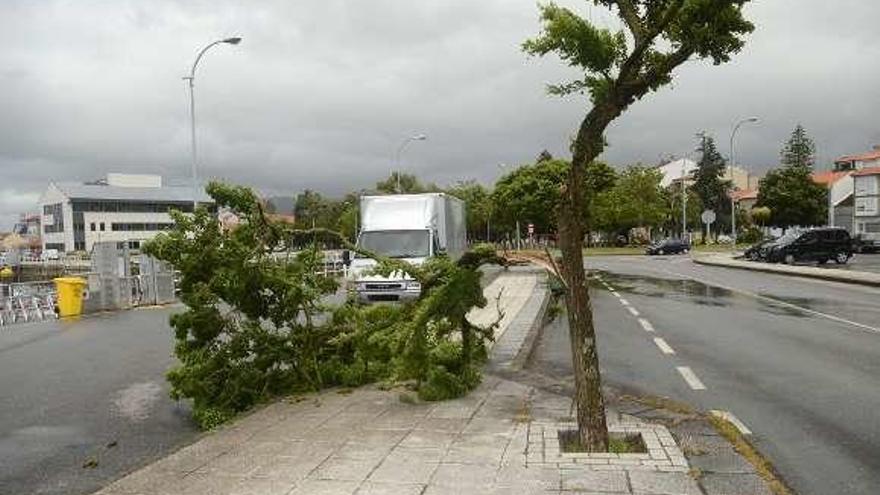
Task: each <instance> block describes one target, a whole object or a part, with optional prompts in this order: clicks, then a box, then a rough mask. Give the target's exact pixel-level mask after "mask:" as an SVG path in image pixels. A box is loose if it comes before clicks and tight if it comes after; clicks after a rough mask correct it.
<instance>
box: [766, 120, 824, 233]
mask: <svg viewBox="0 0 880 495" xmlns="http://www.w3.org/2000/svg"><path fill="white" fill-rule="evenodd" d="M815 153H816V146H815V145H814V144H813V140H812V139H810V138H809V136H807V133H806V131H804V128H803V127H802V126H801V125H800V124H798V125H797V127H795V128H794V131H793V132H792V133H791V137H790V138H789V139H788V142H786V143H785V145H784V146H783V147H782V151H781V152H780V153H779V155H780V161H781V162H782V167H781V168H778V169H776V170H771V171H769V172H767V175H766V176H764V178H763V179H761V188H760V189H759V190H758V203H757V204H758V205H759V206H766V207H768V208H770V223H771V224H773V225H776V226H778V227H783V228H788V227H791V226H794V225H799V226H802V227H806V226H809V225H821V224H823V223H825V221H826V217H827V215H828V189H826V188H825V187H824V186H822V185H821V184H817V183H816V182H815V181H814V180H813V176H812V173H813V162H814V161H815V159H814V155H815Z"/></svg>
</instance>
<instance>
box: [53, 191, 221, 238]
mask: <svg viewBox="0 0 880 495" xmlns="http://www.w3.org/2000/svg"><path fill="white" fill-rule="evenodd" d="M193 198H194V192H193V188H192V187H190V186H168V185H163V184H162V177H160V176H158V175H142V174H107V177H106V178H105V179H102V180H98V181H94V182H87V183H55V182H52V183H50V184H49V187H48V188H47V190H46V192H45V193H43V196H42V197H41V198H40V210H41V212H42V219H41V220H42V229H43V232H42V244H43V249H57V250H59V251H61V252H70V251H91V249H92V245H93V244H94V243H95V242H101V241H116V242H120V243H123V242H124V243H127V244H128V246H129V247H130V248H132V249H138V248H140V245H141V243H142V242H143V241H145V240H148V239H151V238H153V237H154V236H155V235H156V234H158V233H159V232H161V231H163V230H167V229H169V228H171V226H172V225H173V220H172V219H171V215H169V211H171V210H179V211H183V212H192V211H193ZM198 202H199V204H206V205H211V204H212V200H211V198H210V197H208V196H207V195H206V194H205V193H204V192H203V191H201V190H200V191H199V193H198Z"/></svg>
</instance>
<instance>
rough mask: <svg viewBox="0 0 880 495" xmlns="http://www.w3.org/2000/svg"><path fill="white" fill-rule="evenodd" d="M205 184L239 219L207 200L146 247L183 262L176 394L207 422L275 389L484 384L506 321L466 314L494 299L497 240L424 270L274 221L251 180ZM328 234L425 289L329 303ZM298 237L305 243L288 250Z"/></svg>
mask: <svg viewBox="0 0 880 495" xmlns="http://www.w3.org/2000/svg"><path fill="white" fill-rule="evenodd" d="M207 191H208V193H209V194H210V196H211V197H212V198H213V199H214V201H215V202H216V204H217V206H218V207H219V208H222V209H224V210H228V211H230V212H232V213H233V214H235V215H236V216H237V217H238V218H239V222H237V224H236V226H235V227H233V228H225V227H224V226H223V225H221V224H220V223H219V222H218V221H217V218H216V217H215V215H213V214H211V213H210V212H208V211H207V210H206V209H204V208H199V209H198V210H197V211H196V213H195V215H187V214H183V213H180V212H172V216H173V217H174V220H175V226H174V228H173V229H172V230H170V231H168V232H166V233H163V234H161V235H159V236H157V237H156V238H155V239H154V240H153V241H151V242H150V243H148V244H147V246H146V247H145V250H146V251H147V252H148V253H150V254H151V255H153V256H156V257H157V258H159V259H162V260H164V261H167V262H169V263H170V264H171V265H173V266H174V267H175V268H176V269H177V270H179V271H180V286H179V287H180V292H181V300H182V302H183V303H184V304H185V305H186V310H185V311H183V312H181V313H177V314H175V315H173V316H172V318H171V325H172V327H173V328H174V332H175V349H174V350H175V354H176V356H177V357H178V359H179V361H180V363H179V365H178V366H177V367H175V368H173V369H171V370H170V371H169V372H168V375H167V376H168V380H169V382H170V383H171V393H172V397H175V398H191V399H193V415H194V417H195V419H196V420H197V422H198V423H199V424H200V425H201V426H203V427H206V428H209V427H212V426H214V425H216V424H218V423H221V422H223V421H224V420H226V419H227V418H229V417H231V416H232V415H234V414H235V413H237V412H240V411H244V410H246V409H248V408H249V407H251V406H253V405H254V404H256V403H259V402H261V401H264V400H267V399H270V398H271V397H273V396H277V395H281V394H289V393H296V392H304V391H313V390H318V389H320V388H323V387H327V386H331V385H337V384H341V385H352V386H353V385H360V384H364V383H368V382H372V381H377V380H383V381H390V382H406V383H410V384H413V386H414V388H415V390H416V391H417V392H418V394H419V396H420V397H421V398H423V399H425V400H439V399H445V398H451V397H457V396H460V395H462V394H464V393H466V392H468V391H469V390H471V389H472V388H473V387H475V386H476V385H477V384H478V383H479V381H480V367H481V365H482V363H483V360H484V359H485V357H486V347H485V342H486V341H487V340H489V339H491V338H492V335H493V333H494V328H495V326H497V324H498V320H496V322H495V323H493V324H491V325H489V326H488V327H480V326H477V325H473V324H471V323H470V322H469V321H468V320H467V319H466V318H465V315H466V314H467V312H468V311H469V310H470V309H471V308H473V307H485V306H486V305H487V304H488V303H490V301H487V300H486V299H485V297H484V296H483V292H482V289H481V287H480V275H481V272H480V271H479V270H478V268H479V267H480V266H481V265H483V264H485V263H501V264H503V263H504V261H503V260H501V259H500V258H498V257H497V256H496V254H495V251H494V250H493V249H492V248H491V247H489V246H478V247H475V248H473V249H472V250H471V251H469V252H467V253H465V255H464V256H463V257H462V258H461V259H459V260H457V261H452V260H450V259H449V258H446V257H444V256H439V257H436V258H433V259H431V260H430V261H429V262H427V263H425V264H424V265H422V266H418V267H416V266H413V265H410V264H409V263H406V262H403V261H400V260H393V259H388V258H384V257H381V256H378V255H376V254H375V253H370V252H369V251H364V250H360V249H356V248H355V247H354V246H352V245H351V244H350V243H348V241H347V240H346V239H344V237H343V236H342V235H340V234H338V233H336V232H334V231H331V230H328V229H323V228H317V229H309V230H298V229H295V228H294V227H293V226H292V225H290V224H288V223H285V222H283V221H278V220H274V219H273V218H272V216H271V215H267V214H266V211H265V210H264V205H263V202H262V201H260V199H259V198H258V197H257V196H256V195H255V194H254V193H253V191H251V190H250V189H247V188H244V187H235V186H228V185H224V184H219V183H211V184H209V186H208V189H207ZM329 240H332V241H334V242H335V243H338V244H342V245H345V246H347V247H348V248H349V249H355V250H356V251H357V252H358V253H360V254H362V255H364V256H367V257H370V258H374V259H376V260H377V262H378V268H377V269H376V271H377V273H384V274H386V275H387V274H389V273H391V272H393V271H396V270H403V271H405V272H407V273H409V274H410V275H412V276H413V277H414V278H415V279H416V280H417V281H418V282H420V283H421V286H422V292H421V295H420V296H419V298H418V299H417V300H416V301H415V302H413V303H408V304H403V305H395V306H390V305H376V306H361V305H358V304H356V303H355V302H354V301H347V302H346V303H344V304H341V305H332V304H330V303H329V302H328V301H329V297H328V296H330V295H331V294H333V293H334V292H336V291H337V290H338V288H339V284H338V282H337V280H336V279H334V278H333V277H331V276H328V275H326V274H325V271H324V270H323V269H322V268H323V262H324V259H323V253H322V252H321V251H320V250H319V249H318V247H317V246H318V245H319V244H320V243H322V242H326V241H329ZM310 245H311V247H308V246H310ZM294 246H296V247H301V246H307V248H306V249H302V250H300V251H298V252H296V253H295V254H289V253H291V248H292V247H294ZM500 316H501V315H500V312H499V319H500Z"/></svg>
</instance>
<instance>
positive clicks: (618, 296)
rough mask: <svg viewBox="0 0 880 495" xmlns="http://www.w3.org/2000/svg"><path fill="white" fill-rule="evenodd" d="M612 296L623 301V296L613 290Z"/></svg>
mask: <svg viewBox="0 0 880 495" xmlns="http://www.w3.org/2000/svg"><path fill="white" fill-rule="evenodd" d="M611 294H612V295H613V296H614V297H616V298H618V299H623V296H621V295H620V293H619V292H617V291H616V290H614V289H611Z"/></svg>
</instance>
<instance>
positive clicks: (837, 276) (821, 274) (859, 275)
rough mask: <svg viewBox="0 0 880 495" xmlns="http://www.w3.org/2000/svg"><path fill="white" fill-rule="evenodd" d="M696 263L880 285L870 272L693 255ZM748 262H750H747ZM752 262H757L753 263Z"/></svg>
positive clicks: (876, 277)
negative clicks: (838, 270)
mask: <svg viewBox="0 0 880 495" xmlns="http://www.w3.org/2000/svg"><path fill="white" fill-rule="evenodd" d="M692 259H693V261H694V263H696V264H698V265H706V266H719V267H722V268H732V269H735V270H748V271H753V272H763V273H774V274H776V275H787V276H789V277H803V278H813V279H818V280H825V281H829V282H839V283H844V284H854V285H864V286H868V287H880V275H878V274H874V273H870V272H860V271H850V272H846V273H835V272H834V270H833V269H830V268H829V269H823V268H814V267H811V266H808V267H798V268H794V267H790V266H788V265H783V266H778V265H773V264H767V263H757V262H747V261H736V260H730V261H726V260H713V259H711V258H706V257H693V258H692ZM747 263H748V264H747ZM751 263H755V264H754V265H752V264H751Z"/></svg>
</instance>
